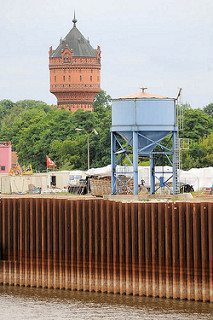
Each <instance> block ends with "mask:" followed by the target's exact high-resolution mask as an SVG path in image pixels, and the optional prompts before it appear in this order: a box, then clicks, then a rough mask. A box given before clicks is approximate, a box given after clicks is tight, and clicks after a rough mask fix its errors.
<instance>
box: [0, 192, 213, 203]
mask: <svg viewBox="0 0 213 320" xmlns="http://www.w3.org/2000/svg"><path fill="white" fill-rule="evenodd" d="M185 195H187V194H185ZM114 197H115V198H114ZM133 197H134V199H133ZM135 197H137V196H131V195H129V196H123V197H122V196H119V198H116V196H113V198H114V199H113V200H115V201H123V200H124V201H125V202H128V200H129V201H130V202H132V201H134V200H136V198H135ZM1 198H2V199H4V198H16V199H17V198H20V199H21V198H49V199H53V198H54V199H69V200H80V199H82V200H90V199H102V198H101V197H95V196H92V195H90V194H87V195H74V194H10V195H8V194H1ZM105 198H106V199H107V198H108V197H107V196H106V197H105ZM111 200H112V197H111ZM138 200H139V199H137V200H136V201H137V202H138ZM146 200H147V201H150V200H151V201H155V200H156V201H190V202H213V194H212V195H211V194H203V193H198V194H196V193H195V194H193V195H192V197H191V198H190V197H189V198H188V197H186V198H182V197H181V196H180V198H177V197H173V198H171V197H170V198H162V197H161V198H158V197H157V198H156V199H153V198H152V199H144V200H142V199H140V200H139V201H146Z"/></svg>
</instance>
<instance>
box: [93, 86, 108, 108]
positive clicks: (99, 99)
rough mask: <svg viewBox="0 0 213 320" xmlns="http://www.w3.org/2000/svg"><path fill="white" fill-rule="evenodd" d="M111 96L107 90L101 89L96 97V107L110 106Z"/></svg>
mask: <svg viewBox="0 0 213 320" xmlns="http://www.w3.org/2000/svg"><path fill="white" fill-rule="evenodd" d="M111 100H112V98H111V96H110V95H109V94H107V93H106V91H104V90H101V91H100V92H99V93H98V94H97V95H96V96H95V98H94V109H95V108H97V107H100V106H103V107H108V106H110V105H111Z"/></svg>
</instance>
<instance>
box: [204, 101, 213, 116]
mask: <svg viewBox="0 0 213 320" xmlns="http://www.w3.org/2000/svg"><path fill="white" fill-rule="evenodd" d="M203 111H204V112H205V113H206V114H208V115H209V116H211V117H212V118H213V103H209V104H208V105H207V106H206V107H204V108H203Z"/></svg>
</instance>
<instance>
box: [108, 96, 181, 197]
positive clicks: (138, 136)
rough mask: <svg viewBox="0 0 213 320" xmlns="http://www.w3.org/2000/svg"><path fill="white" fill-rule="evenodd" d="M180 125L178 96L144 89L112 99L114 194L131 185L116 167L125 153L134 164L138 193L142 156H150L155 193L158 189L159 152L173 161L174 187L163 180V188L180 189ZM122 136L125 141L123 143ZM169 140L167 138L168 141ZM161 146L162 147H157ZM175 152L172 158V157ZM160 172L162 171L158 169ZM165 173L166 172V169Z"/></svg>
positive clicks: (153, 190) (171, 162) (133, 175)
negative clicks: (178, 139)
mask: <svg viewBox="0 0 213 320" xmlns="http://www.w3.org/2000/svg"><path fill="white" fill-rule="evenodd" d="M177 130H178V129H177V124H176V99H175V98H169V97H163V96H159V95H153V94H150V93H146V92H144V90H143V92H141V93H138V94H134V95H130V96H126V97H121V98H117V99H113V100H112V126H111V163H112V194H116V193H117V192H118V191H119V190H122V188H123V187H124V186H126V187H127V188H128V189H129V187H128V186H127V181H129V180H130V179H126V180H125V182H123V183H122V181H121V180H122V179H120V175H121V174H122V175H123V174H124V172H122V173H121V172H118V170H117V169H116V167H117V165H118V164H119V163H120V160H121V157H122V155H125V156H126V157H127V158H128V159H129V162H130V164H132V167H133V171H132V177H133V181H134V190H132V192H133V193H134V194H138V156H149V157H150V176H151V194H154V193H155V191H156V189H155V177H156V176H155V174H156V172H155V159H156V157H158V156H159V155H165V156H166V158H167V159H168V161H169V162H170V164H171V166H172V168H173V171H172V173H171V176H172V177H173V189H171V188H170V187H169V186H168V185H167V181H168V180H169V179H170V178H171V176H170V177H169V178H168V179H166V180H165V181H164V179H163V178H162V179H160V187H164V186H165V187H167V188H168V189H170V190H171V191H172V192H173V193H177V192H178V186H177V168H178V159H177V150H176V144H177ZM166 137H168V139H167V142H168V141H172V147H171V146H170V147H169V146H168V145H169V143H167V145H165V144H163V145H162V141H163V140H164V139H165V138H166ZM120 138H122V139H124V140H125V142H126V143H125V145H123V144H122V142H121V140H119V139H120ZM164 141H165V140H164ZM130 146H131V147H132V149H133V150H132V153H133V161H131V160H130V157H129V152H130V151H129V149H130V148H129V147H130ZM156 147H158V150H155V148H156ZM170 155H172V160H171V159H170V158H171V156H170ZM158 173H159V172H158ZM162 173H163V172H162ZM128 174H130V172H128Z"/></svg>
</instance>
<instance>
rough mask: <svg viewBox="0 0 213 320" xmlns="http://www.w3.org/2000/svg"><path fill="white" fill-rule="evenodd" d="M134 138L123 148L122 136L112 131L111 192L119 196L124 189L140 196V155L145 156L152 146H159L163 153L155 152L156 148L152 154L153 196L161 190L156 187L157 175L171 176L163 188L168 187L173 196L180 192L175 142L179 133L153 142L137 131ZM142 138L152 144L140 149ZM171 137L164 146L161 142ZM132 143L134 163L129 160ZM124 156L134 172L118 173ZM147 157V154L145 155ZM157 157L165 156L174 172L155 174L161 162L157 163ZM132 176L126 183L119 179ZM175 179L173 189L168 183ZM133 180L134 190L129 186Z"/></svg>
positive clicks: (174, 132) (170, 134)
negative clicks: (140, 139) (121, 176)
mask: <svg viewBox="0 0 213 320" xmlns="http://www.w3.org/2000/svg"><path fill="white" fill-rule="evenodd" d="M132 134H133V135H132V138H131V139H130V140H129V141H126V145H125V146H122V144H121V143H120V141H119V137H120V135H119V134H118V133H117V132H114V131H112V132H111V165H112V176H111V181H112V184H111V192H112V194H117V193H118V192H119V191H120V192H121V193H122V189H123V188H125V187H126V188H127V189H128V190H129V191H130V192H132V193H133V194H134V195H137V194H138V155H139V154H140V155H143V153H145V152H146V149H147V148H149V147H150V146H152V145H153V146H155V147H156V146H159V147H160V148H161V151H160V152H159V151H155V147H154V149H153V150H152V152H150V193H151V194H155V193H156V192H157V191H158V190H159V189H160V188H161V186H160V187H157V188H156V187H155V178H156V179H158V180H159V178H158V177H157V176H156V174H157V173H162V174H171V175H170V176H169V177H168V178H167V179H166V181H165V182H164V184H163V187H166V188H167V189H169V190H170V191H171V192H172V193H173V194H176V193H177V192H178V181H177V166H176V163H177V152H176V151H177V150H176V149H175V142H176V139H177V131H172V132H170V133H169V134H167V135H166V136H164V137H163V138H160V139H158V140H156V141H155V140H152V139H151V138H148V137H146V136H144V135H142V134H141V133H139V132H137V131H132ZM139 136H141V137H143V138H144V139H147V140H148V141H149V142H150V143H149V145H147V146H145V147H143V148H141V149H138V137H139ZM167 137H170V139H169V141H168V143H167V145H166V146H164V145H162V143H161V141H162V140H164V139H165V138H167ZM171 140H172V148H171V149H170V148H169V147H168V144H169V142H170V141H171ZM130 143H131V144H132V146H133V148H132V149H133V151H132V153H133V162H132V161H131V160H130V158H129V155H128V154H129V151H128V149H127V148H128V146H129V145H130ZM116 145H118V149H117V148H116ZM169 154H171V155H172V161H171V160H170V158H169ZM122 155H124V156H125V157H127V159H128V160H129V163H130V164H131V165H132V167H133V172H126V173H125V172H118V171H116V167H117V165H118V164H119V162H120V160H121V156H122ZM144 155H145V154H144ZM155 155H160V157H161V156H162V155H165V156H166V157H167V159H168V161H169V162H170V164H171V166H172V172H163V171H162V172H155V166H156V165H157V162H158V161H159V159H160V157H159V159H158V160H157V161H155ZM120 174H122V175H124V176H125V175H130V174H132V175H131V177H129V178H128V179H126V181H123V179H122V178H120V177H119V175H120ZM171 178H173V189H171V188H170V187H169V186H168V184H167V183H168V181H169V180H170V179H171ZM132 179H133V182H134V187H133V190H131V189H130V188H129V187H128V186H127V184H128V182H129V181H130V180H132Z"/></svg>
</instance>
